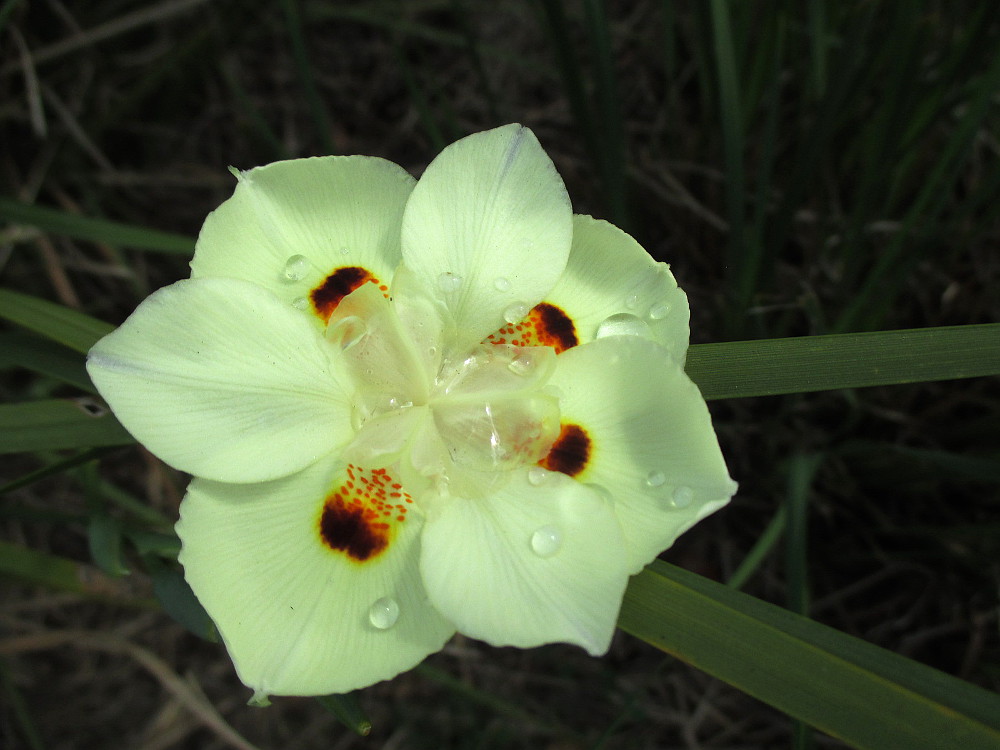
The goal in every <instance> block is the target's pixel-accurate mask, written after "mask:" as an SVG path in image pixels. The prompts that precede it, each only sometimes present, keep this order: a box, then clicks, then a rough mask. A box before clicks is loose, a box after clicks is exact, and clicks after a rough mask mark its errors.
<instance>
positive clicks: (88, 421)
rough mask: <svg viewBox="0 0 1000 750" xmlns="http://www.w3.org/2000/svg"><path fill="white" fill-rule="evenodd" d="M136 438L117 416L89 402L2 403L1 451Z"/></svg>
mask: <svg viewBox="0 0 1000 750" xmlns="http://www.w3.org/2000/svg"><path fill="white" fill-rule="evenodd" d="M134 442H135V438H133V437H132V436H131V435H129V434H128V432H126V431H125V428H124V427H122V426H121V425H120V424H119V423H118V420H117V419H115V418H114V415H112V414H111V412H109V411H104V410H103V409H97V408H96V406H95V407H93V408H89V409H88V408H87V404H86V403H82V402H78V401H73V400H68V399H44V400H41V401H29V402H28V403H24V404H0V453H20V452H29V451H49V450H61V449H65V448H95V447H97V446H102V445H128V444H130V443H134Z"/></svg>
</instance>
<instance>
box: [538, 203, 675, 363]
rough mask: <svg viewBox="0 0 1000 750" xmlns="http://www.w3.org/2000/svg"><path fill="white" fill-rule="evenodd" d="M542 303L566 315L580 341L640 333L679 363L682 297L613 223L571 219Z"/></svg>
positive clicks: (660, 266) (662, 269)
mask: <svg viewBox="0 0 1000 750" xmlns="http://www.w3.org/2000/svg"><path fill="white" fill-rule="evenodd" d="M545 302H546V303H550V304H552V305H554V306H556V307H557V308H558V309H560V310H561V311H562V312H563V313H565V314H566V315H567V316H568V317H569V319H570V320H571V321H572V323H573V326H574V329H575V334H576V338H577V342H578V343H579V344H585V343H587V342H588V341H593V340H594V339H595V338H596V337H597V336H598V335H601V336H605V335H614V334H616V333H623V334H633V335H641V336H645V337H647V338H650V339H653V340H655V341H657V342H659V343H660V344H661V345H662V346H664V347H665V348H666V349H667V351H668V352H670V354H671V355H672V356H673V357H674V359H676V360H677V361H678V362H680V363H681V365H683V363H684V357H685V355H686V353H687V347H688V319H689V317H690V313H689V309H688V301H687V295H685V294H684V292H683V291H682V290H681V289H679V288H678V287H677V282H676V281H675V280H674V277H673V275H672V274H671V273H670V269H669V268H668V267H667V265H666V264H664V263H657V262H656V261H654V260H653V259H652V258H651V257H650V256H649V253H647V252H646V251H645V250H643V249H642V247H641V246H640V245H639V243H637V242H636V241H635V240H634V239H632V237H630V236H629V235H628V234H626V233H625V232H623V231H622V230H620V229H618V227H616V226H614V225H613V224H609V223H608V222H606V221H599V220H597V219H594V218H592V217H590V216H582V215H576V216H574V217H573V249H572V250H571V252H570V256H569V261H568V262H567V264H566V270H565V272H564V273H563V275H562V276H561V277H560V278H559V281H558V282H556V285H555V287H554V288H553V289H552V291H551V292H549V293H548V294H547V295H546V296H545ZM599 332H600V334H599Z"/></svg>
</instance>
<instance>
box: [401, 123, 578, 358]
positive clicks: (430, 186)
mask: <svg viewBox="0 0 1000 750" xmlns="http://www.w3.org/2000/svg"><path fill="white" fill-rule="evenodd" d="M571 235H572V214H571V208H570V202H569V197H568V196H567V195H566V188H565V186H564V185H563V182H562V179H561V178H560V177H559V175H558V174H557V173H556V171H555V167H554V166H553V165H552V161H551V160H550V159H549V157H548V156H547V155H546V154H545V152H544V151H543V150H542V147H541V146H540V145H539V143H538V139H537V138H535V136H534V134H533V133H532V132H531V131H530V130H528V129H527V128H524V127H522V126H520V125H506V126H504V127H502V128H496V129H495V130H490V131H487V132H485V133H477V134H475V135H471V136H468V137H467V138H463V139H462V140H460V141H457V142H456V143H453V144H452V145H450V146H448V147H447V148H446V149H445V150H444V151H442V152H441V153H440V155H438V157H437V158H436V159H435V160H434V161H433V162H431V164H430V165H429V166H428V167H427V170H426V171H425V172H424V175H423V177H421V178H420V182H419V183H417V187H416V188H414V190H413V194H412V195H411V196H410V200H409V202H408V203H407V204H406V211H405V213H404V214H403V259H404V261H405V262H406V265H407V266H409V267H410V268H411V269H413V271H414V272H415V273H417V274H418V275H419V276H420V277H421V278H422V280H423V283H424V285H425V286H426V288H428V289H432V290H434V291H435V292H436V293H437V294H438V295H439V296H440V298H441V299H442V300H443V302H444V304H445V306H446V308H447V310H448V311H449V313H450V317H451V322H452V323H454V324H456V325H457V331H458V333H457V338H458V340H457V341H455V345H456V347H455V349H456V351H460V350H461V349H463V348H466V347H469V346H472V345H473V344H475V343H477V342H479V341H481V340H482V339H483V338H485V337H486V336H487V335H489V334H490V333H492V332H493V331H495V330H497V328H499V327H500V326H502V325H503V324H504V321H505V318H506V319H519V318H521V317H523V316H524V314H525V313H526V312H527V311H528V310H529V309H530V308H531V307H533V306H534V305H535V304H536V303H537V302H539V301H540V300H541V299H542V297H543V296H544V295H545V294H546V292H548V291H549V289H551V288H552V285H553V284H554V283H555V282H556V279H558V278H559V275H560V274H561V273H562V270H563V268H564V267H565V265H566V258H567V256H568V254H569V246H570V241H571Z"/></svg>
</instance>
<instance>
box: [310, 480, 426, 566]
mask: <svg viewBox="0 0 1000 750" xmlns="http://www.w3.org/2000/svg"><path fill="white" fill-rule="evenodd" d="M411 502H413V501H412V499H411V498H410V496H409V495H408V494H407V493H406V492H403V491H402V488H401V486H400V485H399V484H398V483H394V482H393V480H392V478H391V477H390V476H389V474H388V472H387V471H386V470H385V469H374V470H371V471H369V470H365V469H361V468H358V467H357V466H354V465H349V466H348V467H347V476H346V477H345V478H344V481H343V482H342V483H341V484H340V486H339V487H337V488H336V489H335V490H334V491H333V492H331V493H330V495H329V496H328V497H327V498H326V500H325V501H324V503H323V511H322V513H320V517H319V524H318V526H319V529H318V530H319V536H320V539H321V540H322V542H323V544H324V545H326V547H327V548H329V549H330V550H332V551H334V552H342V553H344V554H345V555H347V556H348V557H349V558H350V559H351V560H353V561H354V562H358V563H363V562H366V561H368V560H371V559H372V558H374V557H377V556H378V555H379V554H381V553H382V552H383V551H384V550H385V549H386V548H387V547H388V546H389V544H390V542H391V541H392V537H393V532H394V525H395V524H398V523H400V522H403V521H405V520H406V514H407V511H408V508H407V507H406V505H405V503H411Z"/></svg>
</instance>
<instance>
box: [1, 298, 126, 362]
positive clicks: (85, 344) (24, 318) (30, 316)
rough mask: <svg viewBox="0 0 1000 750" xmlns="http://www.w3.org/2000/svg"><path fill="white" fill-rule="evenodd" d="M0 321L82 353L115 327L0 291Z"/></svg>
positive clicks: (47, 303)
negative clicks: (22, 327) (3, 319)
mask: <svg viewBox="0 0 1000 750" xmlns="http://www.w3.org/2000/svg"><path fill="white" fill-rule="evenodd" d="M0 318H6V319H7V320H9V321H11V322H12V323H17V324H18V325H20V326H24V327H25V328H28V329H30V330H32V331H35V332H36V333H39V334H41V335H42V336H44V337H45V338H47V339H52V340H53V341H58V342H59V343H60V344H62V345H63V346H68V347H69V348H70V349H73V350H75V351H78V352H82V353H83V354H86V353H87V352H88V351H90V347H92V346H93V345H94V344H96V343H97V340H98V339H100V338H101V337H102V336H106V335H107V334H109V333H111V332H112V331H113V330H114V329H115V327H114V326H113V325H111V324H109V323H105V322H103V321H101V320H97V319H96V318H92V317H90V316H89V315H84V314H83V313H82V312H77V311H76V310H71V309H70V308H68V307H64V306H63V305H57V304H56V303H55V302H49V301H48V300H44V299H39V298H38V297H32V296H31V295H29V294H21V293H20V292H14V291H11V290H10V289H0Z"/></svg>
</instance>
